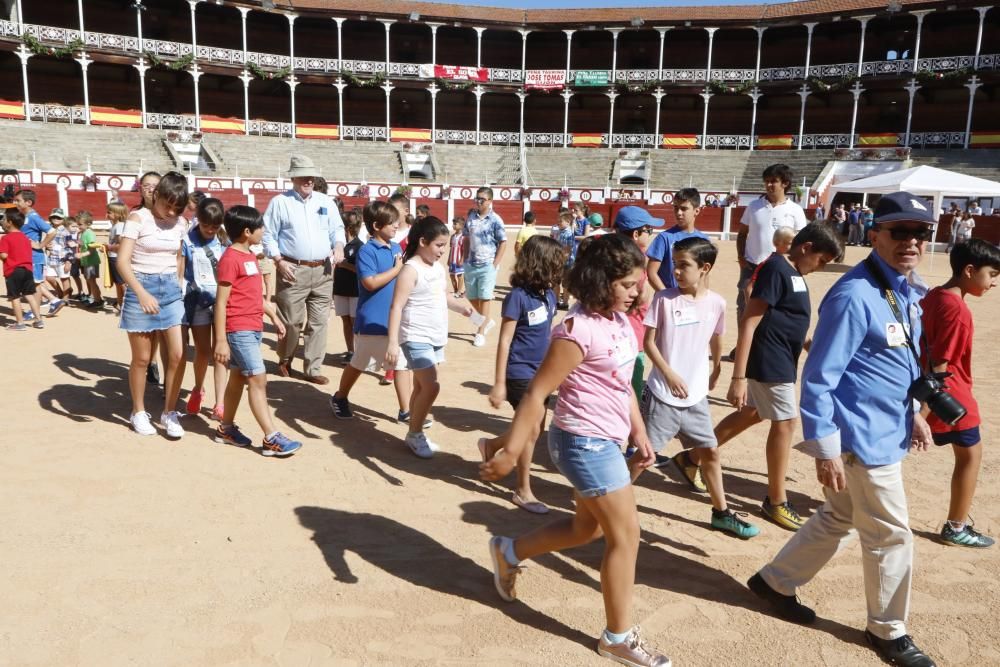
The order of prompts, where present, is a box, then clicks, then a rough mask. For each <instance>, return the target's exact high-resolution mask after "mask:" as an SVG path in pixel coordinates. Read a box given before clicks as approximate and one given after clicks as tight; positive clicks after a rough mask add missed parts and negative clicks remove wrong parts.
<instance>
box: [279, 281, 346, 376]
mask: <svg viewBox="0 0 1000 667" xmlns="http://www.w3.org/2000/svg"><path fill="white" fill-rule="evenodd" d="M332 299H333V273H332V272H331V271H330V269H329V263H327V264H325V265H323V266H315V267H312V266H296V267H295V282H294V283H289V282H287V281H286V280H285V279H284V278H282V277H281V272H280V271H275V290H274V301H275V304H276V305H277V307H278V316H279V317H280V318H281V321H282V322H284V324H285V329H286V333H285V339H284V340H283V341H281V343H279V345H278V359H279V360H280V361H281V362H282V363H286V362H290V361H291V360H292V358H293V357H294V356H295V350H296V348H298V346H299V333H300V332H302V331H303V329H302V323H303V320H304V321H305V330H304V333H305V349H304V351H303V354H302V356H303V358H304V359H305V363H304V366H303V372H304V373H305V374H306V375H320V371H321V370H322V367H323V360H324V359H325V358H326V325H327V322H328V320H329V318H330V301H331V300H332Z"/></svg>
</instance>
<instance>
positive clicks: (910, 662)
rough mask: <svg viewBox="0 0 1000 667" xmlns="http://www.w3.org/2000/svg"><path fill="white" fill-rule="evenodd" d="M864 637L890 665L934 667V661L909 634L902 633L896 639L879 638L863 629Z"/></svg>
mask: <svg viewBox="0 0 1000 667" xmlns="http://www.w3.org/2000/svg"><path fill="white" fill-rule="evenodd" d="M865 639H867V640H868V643H869V644H871V647H872V648H873V649H875V652H876V653H878V654H879V656H881V658H882V659H883V660H885V661H886V662H888V663H889V664H890V665H900V667H936V663H935V662H934V661H933V660H931V659H930V658H929V657H928V656H927V655H926V654H925V653H924V652H923V651H921V650H920V649H918V648H917V645H916V644H914V643H913V638H912V637H910V635H903V636H902V637H897V638H896V639H879V638H878V637H876V636H875V635H873V634H872V633H870V632H868V631H867V630H865Z"/></svg>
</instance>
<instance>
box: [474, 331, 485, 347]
mask: <svg viewBox="0 0 1000 667" xmlns="http://www.w3.org/2000/svg"><path fill="white" fill-rule="evenodd" d="M483 345H486V336H484V335H483V334H481V333H477V334H476V335H475V336H474V337H473V338H472V347H482V346H483Z"/></svg>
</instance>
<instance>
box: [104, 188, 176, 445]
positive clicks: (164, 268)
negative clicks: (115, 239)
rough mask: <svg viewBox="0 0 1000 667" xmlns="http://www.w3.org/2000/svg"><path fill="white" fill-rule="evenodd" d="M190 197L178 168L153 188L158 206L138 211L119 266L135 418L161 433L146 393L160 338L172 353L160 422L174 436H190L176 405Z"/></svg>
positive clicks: (141, 430)
mask: <svg viewBox="0 0 1000 667" xmlns="http://www.w3.org/2000/svg"><path fill="white" fill-rule="evenodd" d="M187 198H188V192H187V179H185V177H184V176H183V175H182V174H179V173H177V172H175V171H172V172H169V173H167V174H166V175H164V176H163V178H161V179H160V182H159V183H158V184H157V186H156V190H155V191H154V192H153V195H152V206H151V207H150V208H141V209H139V210H137V211H134V212H133V213H132V214H131V215H130V216H129V217H128V220H127V221H126V222H125V228H124V229H123V230H122V236H121V241H120V243H119V246H118V260H117V263H116V264H117V268H118V273H119V275H120V276H121V278H122V280H123V281H124V282H125V285H126V287H127V289H126V291H125V297H124V299H123V300H122V309H121V323H120V324H119V327H120V328H121V329H124V330H125V331H127V332H128V340H129V345H130V347H131V348H132V361H131V363H130V364H129V374H128V380H129V391H130V393H131V395H132V415H131V417H130V418H129V421H130V422H131V424H132V428H133V429H134V430H135V432H136V433H138V434H140V435H155V434H156V429H155V428H154V427H153V425H152V424H151V423H150V419H149V413H148V412H146V408H145V402H144V397H143V394H144V392H145V389H146V368H147V367H148V366H149V363H150V359H151V357H152V354H153V341H154V340H159V341H160V343H161V345H162V347H163V350H164V351H165V357H166V382H165V384H164V387H165V389H166V400H165V403H164V406H163V413H162V414H161V416H160V423H161V424H162V426H163V427H164V428H165V429H166V432H167V436H168V437H170V438H180V437H183V435H184V429H183V428H181V425H180V421H179V417H180V414H179V413H178V412H176V411H175V410H174V407H175V406H176V404H177V395H178V394H179V393H180V388H181V379H182V378H181V374H180V373H178V372H177V370H178V368H179V366H180V361H181V355H182V354H183V351H184V342H183V339H182V337H181V318H182V317H183V315H184V304H183V294H182V292H181V281H182V280H183V277H184V258H183V254H182V253H181V239H182V238H183V237H184V231H185V229H186V228H187V222H186V221H185V220H184V218H182V217H181V213H182V212H183V211H184V207H185V206H187Z"/></svg>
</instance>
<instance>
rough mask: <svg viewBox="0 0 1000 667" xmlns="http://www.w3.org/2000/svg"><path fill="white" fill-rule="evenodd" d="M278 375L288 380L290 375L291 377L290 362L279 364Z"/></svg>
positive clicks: (280, 362)
mask: <svg viewBox="0 0 1000 667" xmlns="http://www.w3.org/2000/svg"><path fill="white" fill-rule="evenodd" d="M278 375H280V376H281V377H283V378H286V377H288V376H289V375H291V370H290V369H289V368H288V362H287V361H279V362H278Z"/></svg>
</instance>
